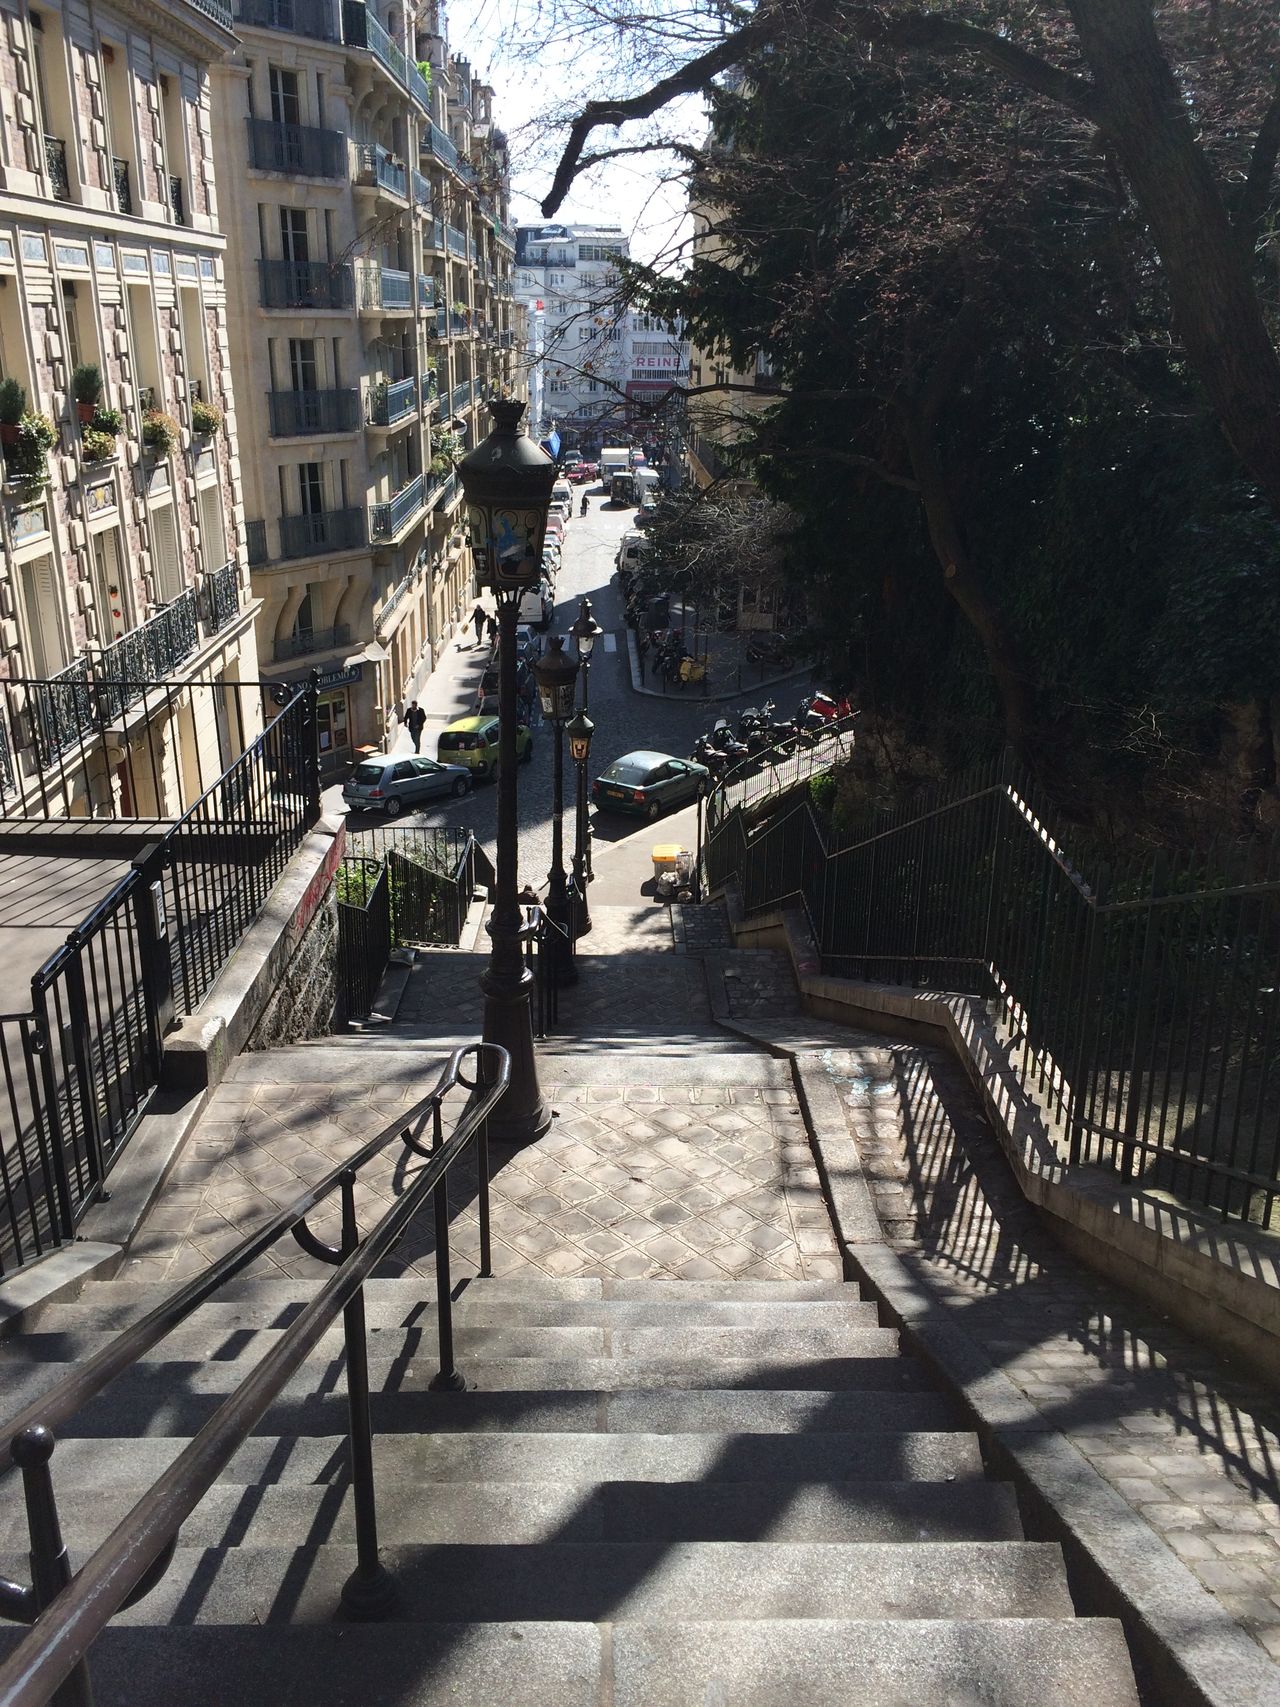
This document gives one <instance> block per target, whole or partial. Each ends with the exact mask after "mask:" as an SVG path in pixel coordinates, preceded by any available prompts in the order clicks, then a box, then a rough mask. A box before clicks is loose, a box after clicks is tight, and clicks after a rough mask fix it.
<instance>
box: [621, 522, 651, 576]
mask: <svg viewBox="0 0 1280 1707" xmlns="http://www.w3.org/2000/svg"><path fill="white" fill-rule="evenodd" d="M648 549H649V541H648V540H647V539H646V538H645V536H644V535H643V534H642V533H638V532H636V531H635V529H632V530H631V531H630V532H629V533H624V534H623V536H622V543H621V545H619V547H618V556H617V564H618V568H619V569H621V570H624V571H626V572H629V573H633V572H634V571H635V570H637V569H638V568H639V567H640V564H641V562H642V561H643V559H644V554H645V552H646V551H648Z"/></svg>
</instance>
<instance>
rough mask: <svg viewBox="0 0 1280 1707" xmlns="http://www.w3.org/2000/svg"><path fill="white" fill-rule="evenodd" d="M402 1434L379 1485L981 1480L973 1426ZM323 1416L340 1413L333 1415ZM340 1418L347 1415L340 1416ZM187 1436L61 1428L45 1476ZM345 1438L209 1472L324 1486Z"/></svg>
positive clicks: (242, 1453) (338, 1465) (148, 1458)
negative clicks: (964, 1429)
mask: <svg viewBox="0 0 1280 1707" xmlns="http://www.w3.org/2000/svg"><path fill="white" fill-rule="evenodd" d="M415 1404H416V1405H417V1406H418V1408H419V1422H418V1426H417V1427H416V1428H414V1430H413V1431H412V1432H406V1433H404V1434H381V1435H376V1436H375V1438H374V1443H373V1456H374V1467H375V1470H376V1472H377V1479H378V1486H379V1487H380V1488H384V1487H393V1486H400V1485H405V1486H407V1485H411V1484H420V1483H427V1482H468V1483H470V1482H496V1483H502V1484H503V1485H507V1484H511V1483H520V1482H559V1481H567V1482H670V1483H679V1484H684V1483H687V1482H698V1483H713V1484H717V1485H718V1484H721V1483H750V1482H760V1483H769V1484H773V1483H778V1482H856V1483H859V1484H862V1485H865V1484H867V1483H872V1482H926V1483H939V1482H943V1483H950V1482H952V1481H961V1480H972V1481H981V1480H982V1476H983V1465H982V1455H981V1453H980V1452H979V1450H978V1443H977V1439H976V1437H975V1436H974V1435H972V1434H966V1433H951V1432H938V1431H931V1430H910V1431H904V1430H901V1429H888V1430H878V1429H865V1430H862V1431H860V1432H854V1431H849V1430H845V1431H840V1430H838V1429H835V1430H825V1431H824V1430H820V1429H817V1428H815V1429H814V1430H812V1431H811V1432H809V1433H805V1434H798V1435H787V1434H774V1433H761V1434H756V1433H749V1432H732V1433H721V1434H715V1433H712V1432H709V1431H707V1432H702V1433H685V1434H674V1435H672V1434H662V1433H645V1432H643V1431H642V1430H639V1429H635V1430H631V1431H629V1432H626V1433H613V1434H604V1433H596V1432H594V1430H591V1429H586V1428H584V1429H583V1430H581V1431H580V1432H578V1433H556V1432H546V1431H541V1432H540V1431H538V1430H537V1429H536V1428H530V1429H527V1430H525V1431H523V1432H520V1433H499V1432H497V1431H496V1430H494V1431H488V1432H486V1431H480V1432H477V1433H459V1432H456V1429H450V1430H448V1431H445V1430H441V1429H434V1428H432V1427H431V1422H432V1421H433V1420H434V1419H432V1418H428V1419H426V1420H425V1421H424V1420H423V1418H422V1416H421V1409H422V1401H420V1400H417V1401H415ZM331 1421H332V1422H334V1423H335V1425H336V1422H337V1417H336V1414H331ZM343 1421H344V1423H345V1419H343ZM188 1438H189V1437H188V1436H175V1435H169V1436H166V1435H163V1434H161V1433H159V1432H157V1433H155V1434H149V1435H143V1436H141V1437H139V1438H134V1437H133V1436H110V1435H106V1434H103V1435H92V1436H90V1435H82V1436H75V1435H67V1436H64V1437H62V1438H60V1439H59V1441H58V1447H57V1451H56V1452H55V1454H54V1460H53V1463H54V1481H55V1484H56V1486H57V1488H58V1492H59V1495H60V1496H61V1494H62V1492H63V1490H64V1489H67V1490H70V1489H82V1490H83V1489H94V1488H109V1487H133V1486H137V1485H138V1484H140V1483H142V1484H147V1483H149V1482H151V1481H154V1480H155V1478H156V1477H157V1476H160V1475H161V1474H163V1472H164V1471H165V1470H166V1469H168V1467H169V1465H170V1464H172V1463H173V1461H174V1459H175V1458H177V1456H178V1454H179V1453H180V1452H181V1451H182V1449H183V1447H184V1446H185V1445H186V1444H187V1441H188ZM346 1464H347V1447H346V1440H345V1436H344V1435H343V1434H342V1433H341V1432H340V1431H339V1429H338V1428H337V1426H334V1427H333V1428H331V1429H330V1432H329V1433H328V1434H323V1435H322V1434H316V1435H305V1436H297V1435H285V1436H276V1435H272V1434H269V1433H267V1432H265V1431H264V1432H263V1433H261V1434H257V1435H254V1436H253V1437H252V1438H251V1439H249V1440H247V1441H246V1442H245V1444H244V1445H243V1446H242V1447H241V1448H240V1450H239V1452H237V1453H236V1455H235V1457H234V1458H233V1459H232V1460H231V1462H230V1463H229V1464H228V1465H227V1466H226V1468H225V1469H224V1470H223V1472H222V1474H221V1475H220V1476H219V1478H218V1480H219V1482H221V1483H225V1484H228V1485H232V1486H238V1487H247V1486H250V1485H252V1484H255V1483H259V1482H261V1483H265V1484H272V1483H281V1484H284V1483H300V1482H301V1483H315V1484H323V1485H326V1486H328V1485H330V1484H333V1483H342V1482H344V1481H345V1478H346Z"/></svg>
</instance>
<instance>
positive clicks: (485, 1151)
mask: <svg viewBox="0 0 1280 1707" xmlns="http://www.w3.org/2000/svg"><path fill="white" fill-rule="evenodd" d="M476 1172H477V1174H478V1175H479V1193H478V1203H477V1207H478V1209H479V1213H480V1275H479V1278H480V1279H481V1280H492V1279H493V1246H492V1241H491V1240H490V1237H489V1122H488V1121H487V1120H482V1121H481V1122H480V1130H479V1132H477V1133H476Z"/></svg>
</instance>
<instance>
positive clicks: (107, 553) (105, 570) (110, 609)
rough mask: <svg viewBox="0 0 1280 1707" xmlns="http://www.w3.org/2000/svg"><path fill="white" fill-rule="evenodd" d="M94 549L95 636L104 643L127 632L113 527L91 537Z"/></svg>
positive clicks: (122, 589)
mask: <svg viewBox="0 0 1280 1707" xmlns="http://www.w3.org/2000/svg"><path fill="white" fill-rule="evenodd" d="M89 545H90V550H91V551H92V553H93V592H94V605H95V607H96V609H97V612H98V639H99V641H100V642H101V643H102V644H103V645H104V646H106V645H109V644H110V643H111V641H113V640H119V639H120V637H121V635H122V634H125V633H127V632H128V628H129V617H128V612H127V609H126V606H125V591H126V589H125V582H124V578H123V576H122V575H121V573H120V539H119V535H118V533H117V531H116V529H115V528H104V529H103V531H102V532H101V533H95V534H93V535H92V537H91V538H90V542H89Z"/></svg>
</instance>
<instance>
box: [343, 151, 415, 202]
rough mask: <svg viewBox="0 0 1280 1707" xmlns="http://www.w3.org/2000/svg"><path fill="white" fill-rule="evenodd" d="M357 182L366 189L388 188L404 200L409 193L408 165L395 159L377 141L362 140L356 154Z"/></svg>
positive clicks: (390, 192) (387, 189)
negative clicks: (405, 165) (403, 164)
mask: <svg viewBox="0 0 1280 1707" xmlns="http://www.w3.org/2000/svg"><path fill="white" fill-rule="evenodd" d="M356 183H357V184H358V185H360V186H361V187H363V188H365V189H378V190H386V191H388V192H389V194H391V195H393V196H398V197H399V198H400V199H401V200H402V201H403V200H404V199H405V198H406V197H407V196H408V193H409V174H408V170H407V168H406V167H404V166H402V165H401V164H400V163H399V162H398V161H396V160H393V159H392V158H391V156H390V154H388V153H387V151H386V149H385V148H383V147H382V146H381V145H380V144H378V143H376V142H362V143H361V144H360V145H359V149H358V151H357V155H356Z"/></svg>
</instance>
